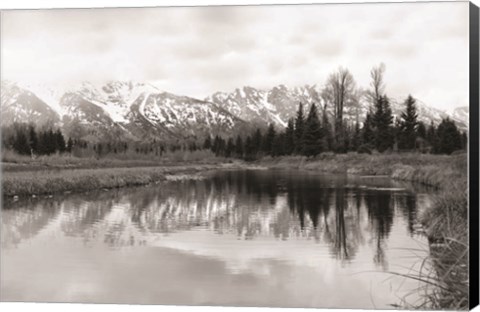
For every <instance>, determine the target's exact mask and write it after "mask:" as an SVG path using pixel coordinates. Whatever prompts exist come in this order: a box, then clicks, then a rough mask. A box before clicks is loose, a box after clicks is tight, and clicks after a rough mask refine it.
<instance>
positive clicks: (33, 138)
mask: <svg viewBox="0 0 480 312" xmlns="http://www.w3.org/2000/svg"><path fill="white" fill-rule="evenodd" d="M28 136H29V138H28V139H29V140H28V141H29V143H30V150H31V151H32V152H33V153H35V154H38V137H37V132H36V131H35V127H34V126H33V125H30V126H29V135H28Z"/></svg>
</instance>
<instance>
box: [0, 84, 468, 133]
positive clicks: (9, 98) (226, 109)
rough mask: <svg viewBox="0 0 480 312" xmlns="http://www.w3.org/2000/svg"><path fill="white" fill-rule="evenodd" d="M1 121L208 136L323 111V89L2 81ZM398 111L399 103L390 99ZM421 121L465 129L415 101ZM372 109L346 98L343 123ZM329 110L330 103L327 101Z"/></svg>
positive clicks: (462, 120)
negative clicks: (186, 91)
mask: <svg viewBox="0 0 480 312" xmlns="http://www.w3.org/2000/svg"><path fill="white" fill-rule="evenodd" d="M1 88H2V90H1V91H2V92H1V122H2V124H4V125H5V124H10V123H12V122H16V121H17V122H19V121H22V122H33V123H35V124H38V125H42V124H45V123H53V124H55V125H57V126H60V127H62V128H63V130H64V132H65V133H66V134H67V135H68V136H72V137H82V138H88V139H91V140H94V139H102V140H104V139H128V140H149V139H161V140H175V139H182V138H203V137H204V136H205V135H206V134H207V133H209V134H213V135H215V134H225V135H232V134H237V133H242V132H244V131H245V130H248V129H250V128H251V127H253V126H266V125H267V124H269V123H273V124H274V125H276V126H277V127H279V128H283V127H285V126H286V124H287V121H288V119H289V118H291V117H294V116H295V113H296V111H297V108H298V104H299V103H300V102H301V103H303V104H304V105H305V108H304V109H305V112H306V113H307V110H308V106H309V105H310V104H311V103H316V104H319V105H320V106H321V107H320V108H319V109H322V108H323V105H324V100H323V98H322V96H321V89H320V88H319V87H317V86H315V85H313V86H309V85H305V86H302V87H296V88H288V87H286V86H284V85H279V86H276V87H273V88H271V89H268V90H261V89H255V88H252V87H243V88H238V89H235V90H234V91H233V92H217V93H215V94H213V95H211V96H209V97H207V98H206V99H205V100H199V99H195V98H191V97H187V96H181V95H175V94H171V93H168V92H165V91H163V90H159V89H158V88H156V87H155V86H153V85H150V84H147V83H133V82H122V81H112V82H109V83H106V84H104V85H101V86H96V85H94V84H92V83H88V82H84V83H82V84H80V85H79V86H76V87H71V88H68V89H66V90H61V89H55V88H50V87H46V86H19V85H18V84H15V83H12V82H2V84H1ZM391 106H392V111H393V114H394V115H395V116H399V115H400V114H401V112H402V111H403V110H404V105H403V102H402V101H396V100H393V99H392V100H391ZM417 108H418V113H419V119H420V120H422V121H424V122H425V123H427V124H429V123H430V122H431V121H433V122H434V123H438V122H440V121H441V119H442V118H445V117H447V116H449V117H450V118H452V119H453V120H455V122H456V123H457V125H458V126H459V127H460V128H462V129H466V128H467V125H468V107H461V108H458V109H456V110H455V111H453V113H451V114H448V113H446V112H443V111H440V110H438V109H435V108H431V107H429V106H427V105H426V104H424V103H423V102H421V101H417ZM368 110H369V104H368V102H367V101H365V99H363V98H362V99H361V100H360V101H359V103H355V104H353V103H346V105H345V107H344V118H345V119H346V120H347V122H354V121H355V120H357V116H358V119H359V120H360V121H362V120H363V119H364V118H365V115H366V114H367V112H368ZM327 112H328V113H329V115H331V116H332V115H333V108H332V107H331V106H328V105H327Z"/></svg>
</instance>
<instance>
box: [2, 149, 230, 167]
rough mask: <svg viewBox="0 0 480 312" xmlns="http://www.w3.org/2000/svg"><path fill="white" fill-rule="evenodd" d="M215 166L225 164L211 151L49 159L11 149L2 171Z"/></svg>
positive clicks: (59, 155)
mask: <svg viewBox="0 0 480 312" xmlns="http://www.w3.org/2000/svg"><path fill="white" fill-rule="evenodd" d="M185 162H187V163H192V162H193V163H199V164H214V163H219V162H225V160H224V159H222V158H217V157H215V155H214V154H213V153H212V152H210V151H204V150H201V151H193V152H190V151H175V152H166V153H164V154H163V155H162V156H161V157H155V156H153V155H150V156H149V155H143V154H138V155H134V154H108V155H106V156H105V157H102V158H96V157H83V158H82V157H75V156H72V155H70V154H54V155H49V156H39V157H36V158H32V157H30V156H23V155H18V154H17V153H14V152H12V151H9V150H3V151H2V171H4V172H8V171H37V170H49V169H93V168H131V167H155V166H171V165H178V164H179V163H185Z"/></svg>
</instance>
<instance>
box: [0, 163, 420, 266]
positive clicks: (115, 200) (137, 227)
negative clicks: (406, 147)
mask: <svg viewBox="0 0 480 312" xmlns="http://www.w3.org/2000/svg"><path fill="white" fill-rule="evenodd" d="M416 196H417V195H415V194H414V193H411V192H409V191H408V190H405V189H402V188H400V187H399V185H398V184H394V183H393V182H391V181H389V180H382V179H376V180H373V182H372V181H367V182H366V181H365V180H364V179H361V178H355V179H352V178H349V179H347V178H346V177H338V176H318V175H314V174H305V173H302V174H299V173H294V172H289V173H285V172H271V171H242V172H221V173H217V174H214V175H212V176H211V177H209V178H207V179H203V180H184V181H175V182H170V183H168V184H165V185H161V186H156V187H147V188H138V189H130V190H123V191H121V192H120V191H117V192H106V193H90V194H88V196H85V195H71V196H69V197H68V198H65V199H41V200H32V201H29V202H17V203H10V204H9V206H8V207H7V208H6V209H4V211H3V216H2V246H3V248H13V247H15V246H17V245H18V244H21V243H22V242H23V241H28V240H30V239H32V238H34V237H35V236H36V235H38V233H40V232H41V231H42V230H45V229H47V230H50V231H58V233H56V235H65V236H69V237H70V236H71V237H80V238H82V240H83V242H84V243H85V244H86V245H89V244H90V245H92V244H98V243H102V244H107V245H108V246H110V247H121V246H132V245H148V244H149V243H152V242H153V241H155V240H158V239H159V238H160V237H161V235H159V234H163V235H168V234H172V233H176V232H181V231H189V230H192V229H194V228H197V227H203V228H206V229H208V230H211V231H213V232H214V233H217V234H220V235H222V234H228V233H230V234H231V233H234V234H235V235H236V237H237V239H242V240H253V239H255V238H256V237H259V236H274V237H275V238H277V239H281V240H289V239H302V238H303V239H312V240H314V241H315V242H316V243H324V244H327V245H328V246H329V249H330V254H331V255H332V257H334V258H335V259H339V260H341V261H342V262H344V263H348V262H349V261H351V260H353V259H354V258H355V257H356V255H357V253H358V250H359V246H362V245H365V244H368V245H369V246H371V248H372V250H373V251H374V257H373V259H372V260H373V262H374V263H375V264H376V265H377V266H378V267H381V268H383V269H385V270H386V269H387V268H388V258H387V255H386V253H385V248H386V242H387V241H388V238H389V235H390V232H391V229H392V224H393V221H394V217H395V215H396V214H399V215H400V216H401V218H403V219H404V221H405V224H406V231H407V233H409V235H414V229H413V224H414V223H415V220H416V219H415V218H416Z"/></svg>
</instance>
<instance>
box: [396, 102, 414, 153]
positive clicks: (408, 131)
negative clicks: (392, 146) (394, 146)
mask: <svg viewBox="0 0 480 312" xmlns="http://www.w3.org/2000/svg"><path fill="white" fill-rule="evenodd" d="M417 117H418V114H417V107H416V105H415V99H414V98H413V97H412V96H411V95H409V96H408V98H407V99H406V100H405V111H404V112H402V114H401V122H400V137H399V147H400V148H401V149H407V150H412V149H414V148H415V140H416V138H417V127H418V121H417Z"/></svg>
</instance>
